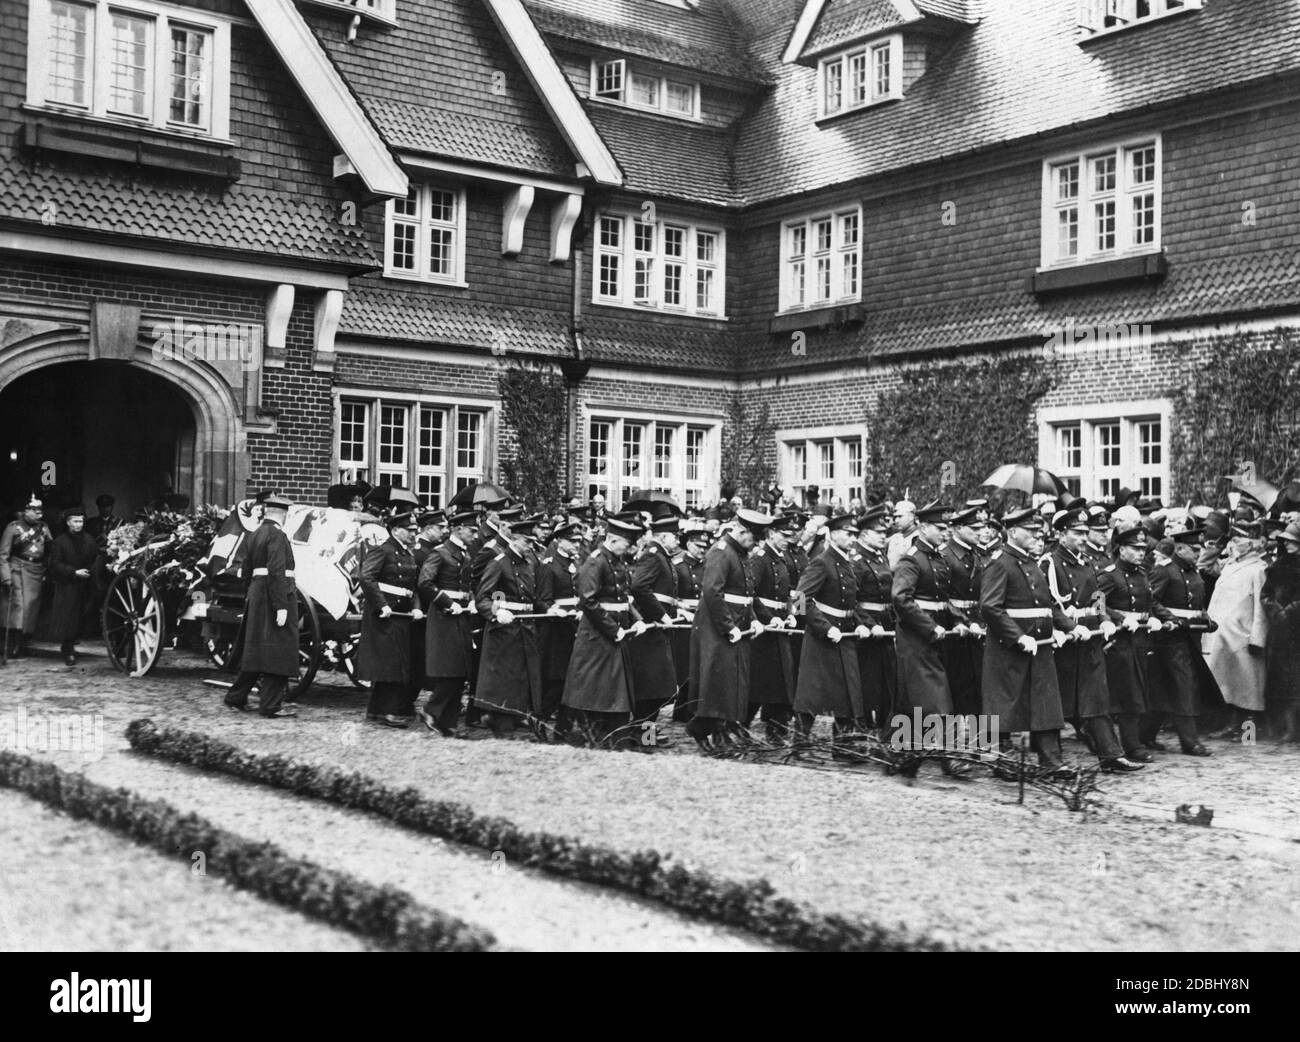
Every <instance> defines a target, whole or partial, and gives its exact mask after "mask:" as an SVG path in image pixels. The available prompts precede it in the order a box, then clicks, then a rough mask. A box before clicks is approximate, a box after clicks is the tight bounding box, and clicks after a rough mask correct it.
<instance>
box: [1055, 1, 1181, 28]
mask: <svg viewBox="0 0 1300 1042" xmlns="http://www.w3.org/2000/svg"><path fill="white" fill-rule="evenodd" d="M1200 7H1201V0H1079V24H1080V25H1082V26H1083V27H1084V28H1086V29H1088V30H1090V31H1091V32H1094V33H1099V32H1106V31H1108V30H1114V29H1126V28H1128V27H1129V26H1131V25H1139V24H1142V23H1143V22H1149V21H1152V20H1153V19H1156V18H1164V17H1165V16H1166V15H1174V14H1182V13H1183V12H1185V11H1196V10H1199V9H1200Z"/></svg>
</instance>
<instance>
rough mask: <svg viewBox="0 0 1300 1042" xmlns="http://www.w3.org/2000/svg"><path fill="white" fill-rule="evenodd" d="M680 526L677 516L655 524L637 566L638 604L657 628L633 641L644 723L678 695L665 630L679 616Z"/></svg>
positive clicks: (633, 585) (638, 712)
mask: <svg viewBox="0 0 1300 1042" xmlns="http://www.w3.org/2000/svg"><path fill="white" fill-rule="evenodd" d="M678 524H679V522H678V520H677V518H676V517H661V518H658V519H656V520H654V521H651V522H650V531H649V533H648V535H647V537H646V538H647V541H646V544H645V548H644V550H643V551H642V553H641V556H640V557H638V558H637V559H636V561H635V562H633V564H632V571H631V580H630V589H631V591H632V603H633V604H634V605H635V606H636V610H637V614H638V615H639V616H640V617H641V619H642V620H643V621H644V622H645V623H646V624H647V626H652V627H655V628H653V629H651V630H650V631H649V632H647V633H646V634H645V635H644V636H642V637H640V638H638V639H637V640H635V641H633V642H632V651H631V654H632V684H633V687H634V688H635V689H636V701H637V704H636V706H635V707H634V708H633V713H632V716H633V718H634V719H635V720H638V721H644V720H653V719H654V718H655V717H656V716H658V715H659V710H660V709H662V708H663V707H664V706H665V705H667V704H668V703H669V702H671V701H672V700H673V696H674V695H676V694H677V671H676V669H675V668H674V666H673V650H672V644H671V642H670V640H669V633H668V632H667V631H666V630H664V629H662V628H660V627H661V625H662V624H671V623H674V622H677V621H678V618H679V613H678V602H677V576H676V575H675V574H674V572H673V560H672V555H673V552H674V551H675V550H676V549H677V529H678Z"/></svg>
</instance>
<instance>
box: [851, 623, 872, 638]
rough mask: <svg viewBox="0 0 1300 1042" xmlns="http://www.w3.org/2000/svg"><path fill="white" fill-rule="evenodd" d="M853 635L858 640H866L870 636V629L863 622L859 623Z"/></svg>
mask: <svg viewBox="0 0 1300 1042" xmlns="http://www.w3.org/2000/svg"><path fill="white" fill-rule="evenodd" d="M853 634H854V636H856V637H857V638H858V640H866V639H867V638H868V637H870V636H871V627H870V626H868V625H867V624H866V623H865V622H863V623H859V624H858V628H857V629H855V630H854V631H853Z"/></svg>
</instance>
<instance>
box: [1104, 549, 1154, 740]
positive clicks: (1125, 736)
mask: <svg viewBox="0 0 1300 1042" xmlns="http://www.w3.org/2000/svg"><path fill="white" fill-rule="evenodd" d="M1112 540H1113V542H1114V544H1115V562H1114V563H1113V564H1109V565H1107V566H1106V567H1105V568H1103V569H1102V570H1101V571H1100V572H1099V573H1098V575H1097V585H1098V588H1099V589H1100V590H1101V592H1102V593H1103V594H1105V596H1106V611H1107V613H1108V614H1109V616H1110V619H1111V621H1112V622H1113V623H1115V624H1116V626H1118V627H1119V631H1118V632H1117V633H1116V635H1115V642H1114V643H1113V644H1112V645H1111V647H1110V648H1109V649H1108V650H1107V652H1106V687H1107V689H1108V692H1109V695H1110V710H1111V713H1112V714H1113V715H1114V717H1115V724H1116V726H1117V727H1118V728H1119V738H1120V744H1121V745H1123V747H1124V756H1125V757H1126V758H1128V759H1130V760H1134V761H1136V762H1138V763H1150V762H1151V760H1152V756H1151V754H1150V753H1149V752H1147V751H1146V749H1144V748H1143V746H1144V744H1145V743H1144V742H1143V741H1142V735H1141V733H1140V723H1141V719H1142V714H1143V713H1145V712H1147V711H1148V709H1149V708H1150V704H1149V701H1148V686H1149V681H1148V676H1147V655H1148V653H1149V652H1150V651H1151V641H1150V636H1149V635H1150V634H1152V633H1159V632H1160V631H1161V630H1162V629H1163V628H1164V621H1163V620H1168V619H1170V618H1172V616H1171V615H1170V614H1169V611H1168V609H1166V608H1165V607H1164V606H1163V605H1161V604H1158V603H1156V602H1155V601H1154V599H1153V598H1152V596H1151V584H1150V580H1149V579H1148V576H1147V569H1146V555H1147V536H1146V530H1145V529H1144V528H1142V526H1141V525H1138V526H1136V527H1133V528H1125V529H1116V530H1115V532H1114V534H1113V535H1112Z"/></svg>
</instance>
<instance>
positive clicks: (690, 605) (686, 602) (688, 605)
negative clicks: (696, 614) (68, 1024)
mask: <svg viewBox="0 0 1300 1042" xmlns="http://www.w3.org/2000/svg"><path fill="white" fill-rule="evenodd" d="M677 603H678V604H679V605H680V606H681V607H683V608H685V609H686V610H687V611H695V610H696V609H697V608H699V606H700V600H699V598H698V597H696V598H693V599H691V598H686V597H683V598H682V599H681V600H680V601H678V602H677Z"/></svg>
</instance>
